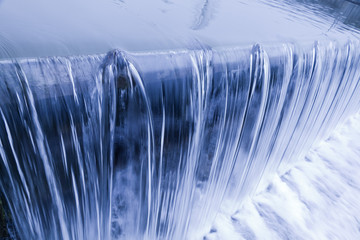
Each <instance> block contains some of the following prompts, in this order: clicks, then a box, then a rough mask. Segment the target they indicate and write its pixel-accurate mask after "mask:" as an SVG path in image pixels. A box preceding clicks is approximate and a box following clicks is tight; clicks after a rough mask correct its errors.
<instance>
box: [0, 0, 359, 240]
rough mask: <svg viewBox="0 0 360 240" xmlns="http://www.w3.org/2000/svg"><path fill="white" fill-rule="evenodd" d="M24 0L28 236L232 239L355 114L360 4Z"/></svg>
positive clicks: (20, 51) (14, 192) (11, 10)
mask: <svg viewBox="0 0 360 240" xmlns="http://www.w3.org/2000/svg"><path fill="white" fill-rule="evenodd" d="M16 1H18V0H14V1H11V2H10V1H6V0H5V1H2V2H0V46H1V49H2V50H0V54H1V55H0V57H1V58H2V60H0V79H1V81H0V98H1V103H0V115H1V117H0V157H1V158H0V159H1V161H0V174H1V176H2V177H1V179H0V187H1V191H2V193H3V196H4V198H5V199H6V200H7V203H8V206H9V208H10V210H11V213H12V220H13V222H14V224H15V226H16V229H17V234H18V236H19V237H20V238H21V239H201V238H203V237H204V236H205V235H206V234H207V233H209V232H210V235H211V233H214V232H215V231H216V232H219V233H221V229H216V228H214V226H216V225H219V219H220V225H221V223H222V222H223V223H226V221H227V220H229V219H231V216H234V215H233V214H234V213H235V212H239V209H243V208H242V207H243V205H244V201H245V200H246V199H247V198H248V197H249V196H252V195H253V194H254V193H255V192H256V191H259V190H262V189H266V187H267V186H268V183H269V181H270V180H271V179H272V178H273V177H274V176H275V174H276V173H277V172H280V173H282V172H284V171H286V170H287V169H288V168H289V167H290V166H292V164H294V162H296V161H297V160H298V159H301V158H303V157H304V156H305V155H306V154H307V153H308V151H309V149H310V147H311V146H312V145H313V144H314V143H316V142H318V141H319V140H320V139H323V138H324V137H327V136H329V134H330V132H331V130H332V129H333V128H334V127H335V126H337V124H338V123H341V122H342V121H344V119H346V117H348V116H349V115H351V114H354V113H356V112H357V111H358V110H359V106H360V94H359V91H360V89H359V88H360V81H359V80H360V70H359V69H358V67H357V66H358V65H359V63H360V54H359V53H360V48H359V47H360V43H359V40H358V32H357V30H356V27H357V18H356V17H357V15H356V14H355V15H352V14H351V12H353V10H354V9H355V10H356V9H357V8H356V6H357V3H351V2H345V1H344V2H342V3H341V4H340V3H334V2H331V1H329V2H326V1H318V2H312V3H311V4H308V2H307V1H284V2H280V3H277V2H275V1H270V2H266V3H264V2H262V1H226V2H225V1H220V2H215V1H205V2H200V1H199V2H190V1H188V2H186V1H185V2H169V1H158V2H156V3H154V4H151V3H148V2H143V1H142V2H140V1H132V2H127V1H124V2H123V1H108V2H103V3H101V4H100V3H99V1H95V0H92V1H87V2H86V4H84V2H81V1H80V2H70V1H63V2H61V3H60V2H58V3H49V2H48V1H43V0H36V1H35V2H32V3H25V2H24V3H23V2H22V1H18V2H16ZM20 3H21V6H22V7H21V8H19V4H20ZM40 6H41V7H40ZM320 6H327V7H322V8H320ZM349 6H350V7H352V8H351V9H350V8H349ZM345 10H346V11H345ZM4 19H5V20H6V21H4ZM253 43H260V44H253ZM234 45H236V47H234ZM112 48H120V49H121V50H110V49H112ZM169 49H170V50H169ZM109 50H110V51H109ZM124 50H125V51H124ZM150 50H151V51H150ZM106 52H107V54H106ZM79 54H81V55H79ZM65 55H71V56H68V57H63V56H65ZM39 56H50V57H42V58H39ZM15 57H16V58H15ZM315 167H316V166H315ZM344 174H345V175H346V174H349V173H344ZM322 181H323V179H320V180H319V181H318V182H319V183H321V182H322ZM299 184H300V183H299ZM285 194H287V193H285ZM323 194H327V193H326V192H324V193H323ZM269 199H270V200H269V201H271V197H269ZM259 209H260V210H261V209H262V208H261V206H260V208H259ZM260 210H259V211H260ZM241 211H244V210H241ZM241 211H240V213H241ZM245 211H246V210H245ZM274 211H275V212H276V209H275V210H273V212H274ZM269 214H270V213H269ZM311 214H312V212H311V211H310V212H309V215H311ZM271 216H273V215H271ZM249 217H251V216H249ZM221 218H225V219H227V220H224V221H222V220H221ZM239 218H241V217H236V219H239ZM236 221H238V220H236ZM239 221H240V220H239ZM245 221H246V220H245ZM289 221H290V220H289ZM214 224H215V225H214ZM224 229H226V228H224ZM280 230H281V229H280ZM258 231H262V230H258ZM265 231H268V230H266V229H265V228H264V232H265ZM250 232H251V231H250ZM253 235H254V234H253ZM253 235H251V236H250V235H249V239H251V238H252V237H253ZM255 235H256V236H260V235H261V234H260V235H259V234H255ZM310 235H311V234H310ZM219 236H220V237H221V236H222V235H221V234H220V235H219ZM232 236H233V237H234V238H235V239H237V238H238V237H240V235H236V233H234V234H233V235H232ZM246 236H247V235H245V238H247V237H246ZM271 236H275V235H271ZM279 236H280V237H281V236H283V238H286V234H285V235H284V234H280V235H279ZM207 237H209V238H211V236H209V235H207ZM242 237H244V236H242ZM227 238H228V237H226V236H222V239H227ZM260 239H261V237H260Z"/></svg>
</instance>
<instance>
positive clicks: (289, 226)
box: [206, 114, 360, 240]
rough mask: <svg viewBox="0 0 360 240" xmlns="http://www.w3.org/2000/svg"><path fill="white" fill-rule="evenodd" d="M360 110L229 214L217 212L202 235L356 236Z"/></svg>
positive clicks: (358, 228) (358, 234) (359, 224)
mask: <svg viewBox="0 0 360 240" xmlns="http://www.w3.org/2000/svg"><path fill="white" fill-rule="evenodd" d="M359 138H360V114H356V115H355V116H353V117H351V118H350V119H348V120H347V121H346V122H345V123H344V124H343V125H341V126H340V127H338V128H337V129H336V130H335V131H334V132H333V133H332V134H331V136H330V137H329V138H328V139H327V140H326V141H321V142H320V143H318V144H316V146H315V147H313V148H312V149H311V150H310V151H309V153H308V154H307V155H306V157H305V158H303V159H301V160H300V161H299V162H298V163H296V164H295V165H294V166H292V167H291V168H290V170H288V171H287V172H285V173H283V174H282V173H279V174H276V176H275V177H274V178H273V180H272V182H271V183H270V184H269V186H268V187H267V188H266V189H265V190H263V191H260V192H259V193H257V194H256V195H255V196H254V197H252V198H251V199H247V200H246V201H244V203H243V206H242V207H241V208H240V209H239V210H238V211H237V212H236V213H234V214H233V215H232V216H228V215H226V214H219V215H218V216H217V219H216V220H215V221H214V224H213V227H212V233H209V234H207V235H206V239H208V240H210V239H359V238H360V219H359V217H358V216H359V214H360V209H359V198H360V188H359V186H360V177H359V174H358V172H359V168H360V162H359V158H360V144H359Z"/></svg>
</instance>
